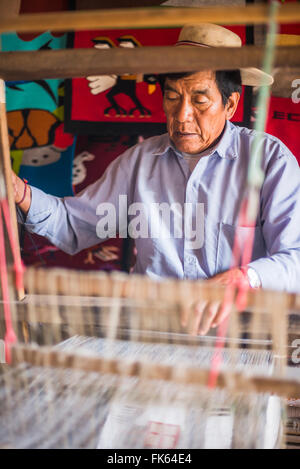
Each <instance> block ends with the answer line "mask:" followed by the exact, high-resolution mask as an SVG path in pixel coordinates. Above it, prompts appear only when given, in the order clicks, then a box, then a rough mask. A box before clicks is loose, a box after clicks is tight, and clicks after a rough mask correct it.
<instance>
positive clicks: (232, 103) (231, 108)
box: [225, 91, 241, 120]
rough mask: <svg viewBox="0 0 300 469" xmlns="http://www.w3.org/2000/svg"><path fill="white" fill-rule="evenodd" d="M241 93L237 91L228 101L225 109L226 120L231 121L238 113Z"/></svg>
mask: <svg viewBox="0 0 300 469" xmlns="http://www.w3.org/2000/svg"><path fill="white" fill-rule="evenodd" d="M240 97H241V95H240V93H238V92H237V91H235V92H234V93H232V94H231V96H229V98H228V101H227V103H226V106H225V109H226V119H228V120H230V119H231V118H232V117H233V116H234V113H235V111H236V108H237V107H238V104H239V100H240Z"/></svg>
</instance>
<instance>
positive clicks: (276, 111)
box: [266, 23, 300, 164]
mask: <svg viewBox="0 0 300 469" xmlns="http://www.w3.org/2000/svg"><path fill="white" fill-rule="evenodd" d="M279 33H280V34H283V35H291V36H298V37H300V24H299V23H298V24H283V25H280V31H279ZM290 92H291V97H290V98H281V97H275V96H272V97H271V100H270V107H269V115H268V121H267V127H266V131H267V132H268V133H270V134H272V135H274V136H275V137H278V138H279V139H280V140H282V142H283V143H285V145H286V146H287V147H288V148H289V149H290V150H291V152H292V153H293V154H294V155H295V156H296V158H297V160H298V162H299V164H300V139H299V132H300V76H299V77H298V79H295V80H293V82H292V83H291V90H290Z"/></svg>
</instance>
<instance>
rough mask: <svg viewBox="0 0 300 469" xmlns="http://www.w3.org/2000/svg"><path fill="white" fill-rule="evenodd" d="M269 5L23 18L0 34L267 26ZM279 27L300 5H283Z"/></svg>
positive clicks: (9, 21) (0, 28)
mask: <svg viewBox="0 0 300 469" xmlns="http://www.w3.org/2000/svg"><path fill="white" fill-rule="evenodd" d="M268 14H269V7H268V5H266V4H254V5H247V6H245V7H239V6H220V7H208V8H204V7H203V8H202V7H199V8H173V7H172V8H170V7H169V8H166V7H165V8H164V7H157V8H128V9H125V8H124V9H115V10H88V11H68V12H55V13H35V14H23V15H19V16H18V17H16V18H1V20H0V32H8V31H18V32H32V31H47V30H51V31H70V30H88V29H96V30H99V29H118V28H149V27H153V28H158V27H175V26H182V25H183V24H186V23H196V22H208V23H210V22H213V23H218V24H263V23H266V22H267V20H268ZM277 19H278V22H279V23H295V22H299V21H300V5H299V3H287V4H282V5H280V8H279V12H278V18H277Z"/></svg>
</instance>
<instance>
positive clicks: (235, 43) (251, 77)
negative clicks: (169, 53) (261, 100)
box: [176, 23, 274, 86]
mask: <svg viewBox="0 0 300 469" xmlns="http://www.w3.org/2000/svg"><path fill="white" fill-rule="evenodd" d="M176 46H182V47H183V46H196V47H242V41H241V38H240V37H239V36H238V35H237V34H235V33H233V32H232V31H230V30H229V29H226V28H223V27H222V26H218V25H216V24H212V23H198V24H187V25H185V26H184V27H183V28H182V30H181V32H180V35H179V38H178V41H177V43H176ZM240 72H241V78H242V84H243V85H248V86H259V85H262V84H264V85H272V83H273V81H274V79H273V77H272V76H271V75H268V74H267V73H265V72H263V71H262V70H259V69H258V68H252V67H251V68H241V69H240Z"/></svg>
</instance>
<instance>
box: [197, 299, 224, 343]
mask: <svg viewBox="0 0 300 469" xmlns="http://www.w3.org/2000/svg"><path fill="white" fill-rule="evenodd" d="M220 305H221V302H220V301H215V302H213V303H209V304H208V305H207V307H206V308H205V312H204V315H203V319H202V323H201V326H200V335H205V334H207V332H208V331H209V329H210V328H211V327H212V325H213V324H214V322H215V318H216V316H217V314H218V311H219V308H220Z"/></svg>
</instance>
